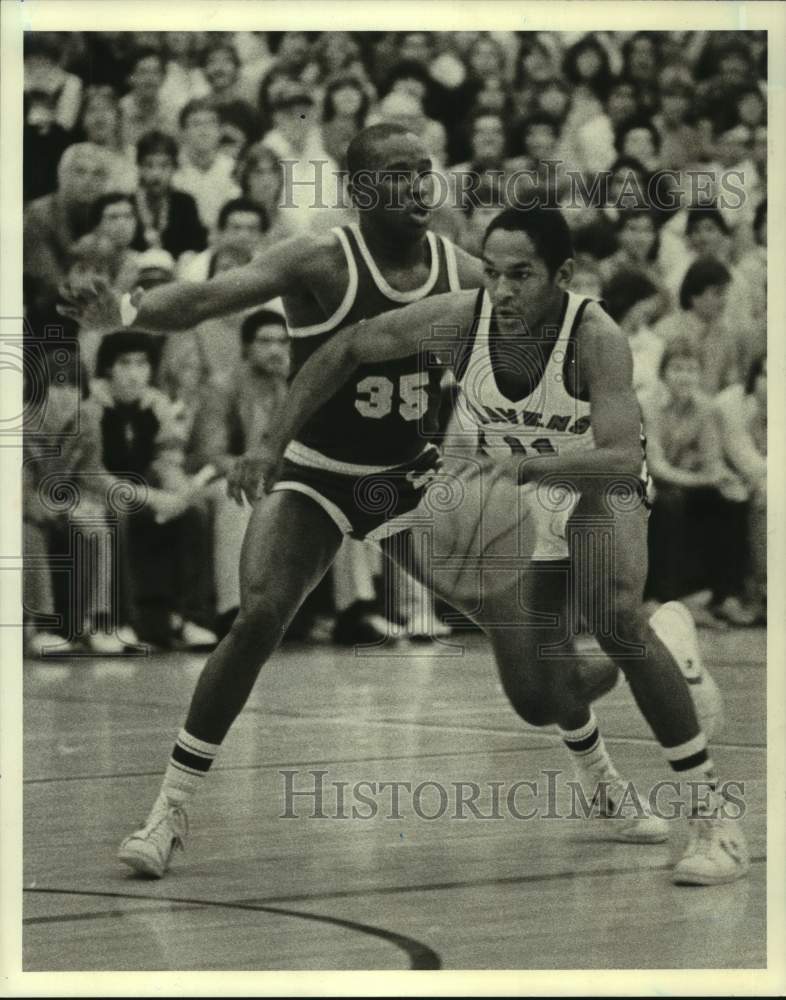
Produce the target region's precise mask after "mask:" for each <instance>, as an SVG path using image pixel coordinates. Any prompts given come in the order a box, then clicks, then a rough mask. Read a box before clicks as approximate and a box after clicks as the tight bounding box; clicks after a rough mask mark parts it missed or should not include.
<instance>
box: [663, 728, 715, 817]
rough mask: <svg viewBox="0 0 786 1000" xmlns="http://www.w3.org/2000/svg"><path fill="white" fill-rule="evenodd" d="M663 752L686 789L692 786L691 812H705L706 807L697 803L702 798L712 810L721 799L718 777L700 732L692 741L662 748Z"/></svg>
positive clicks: (702, 734)
mask: <svg viewBox="0 0 786 1000" xmlns="http://www.w3.org/2000/svg"><path fill="white" fill-rule="evenodd" d="M663 752H664V753H665V754H666V759H667V760H668V762H669V765H670V766H671V769H672V770H673V771H674V772H675V774H676V775H678V777H679V778H680V780H681V781H683V782H686V783H687V785H688V787H689V788H690V785H691V784H692V785H693V789H692V790H691V809H692V811H693V812H696V811H699V810H700V809H701V810H702V811H705V809H706V806H703V805H702V804H701V802H699V799H700V798H704V799H705V800H706V801H708V802H709V808H714V807H715V806H717V805H718V804H719V802H720V801H722V800H721V797H720V795H719V793H718V792H717V787H718V777H717V775H716V773H715V765H714V763H713V762H712V758H711V757H710V755H709V752H708V750H707V737H706V736H705V735H704V733H702V732H700V733H699V734H698V735H697V736H694V737H693V739H692V740H688V741H687V742H686V743H680V744H679V746H676V747H664V748H663Z"/></svg>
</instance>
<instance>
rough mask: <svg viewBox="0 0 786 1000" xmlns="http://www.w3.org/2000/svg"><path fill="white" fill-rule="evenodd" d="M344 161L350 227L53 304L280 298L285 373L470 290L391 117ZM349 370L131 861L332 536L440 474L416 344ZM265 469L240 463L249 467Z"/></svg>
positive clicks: (148, 849) (310, 431) (229, 305)
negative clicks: (368, 322)
mask: <svg viewBox="0 0 786 1000" xmlns="http://www.w3.org/2000/svg"><path fill="white" fill-rule="evenodd" d="M348 167H349V171H350V174H351V176H352V177H353V196H354V198H355V202H356V204H357V206H358V208H359V209H360V211H359V216H360V224H359V225H358V226H348V227H342V228H341V229H340V230H335V231H333V232H332V233H330V234H327V235H325V236H317V237H312V236H305V237H296V238H294V239H292V240H289V241H286V242H283V243H280V244H278V245H277V246H276V247H274V248H272V249H271V250H270V251H268V252H266V253H265V254H263V255H261V256H260V257H258V258H257V259H255V261H253V262H252V263H251V264H249V265H247V266H245V267H243V268H237V269H235V270H234V271H229V272H226V273H224V274H222V275H219V276H217V277H215V278H213V279H212V280H210V281H207V282H204V283H199V284H178V283H175V284H170V285H166V286H163V287H159V288H157V289H154V290H151V291H148V292H146V293H144V295H142V296H138V295H134V296H133V297H131V298H130V299H129V297H127V296H126V297H124V299H123V300H120V301H118V300H117V299H116V297H115V296H114V295H113V294H112V293H111V291H110V290H109V289H107V288H106V286H98V287H95V288H77V287H71V288H64V289H63V293H64V298H65V299H66V301H67V302H68V305H67V306H66V307H64V309H63V312H64V313H65V314H67V315H71V316H73V317H74V318H76V319H78V320H80V321H82V322H86V323H93V324H97V325H100V326H102V327H104V328H107V327H108V328H111V327H112V326H113V325H116V324H117V323H118V322H119V321H120V322H122V323H123V324H124V325H134V326H137V327H140V328H143V329H148V330H152V331H157V332H166V331H169V330H179V329H184V328H190V327H192V326H194V325H195V324H197V323H199V322H201V321H202V320H204V319H206V318H208V317H212V316H217V315H221V314H225V313H231V312H236V311H238V310H239V309H243V308H247V307H251V306H258V305H260V304H262V303H264V302H266V301H269V300H270V299H272V298H274V297H277V296H281V297H282V298H283V301H284V307H285V310H286V314H287V321H288V325H289V328H290V332H291V334H292V338H293V339H292V343H293V348H294V362H295V366H296V368H297V367H300V366H302V365H303V364H304V363H307V359H308V358H309V357H310V356H311V355H312V354H314V352H315V351H318V349H319V348H320V347H321V346H322V345H324V344H325V343H329V342H331V341H332V340H333V338H335V337H336V336H337V335H338V333H339V332H340V331H341V330H342V329H344V328H345V327H347V326H348V325H350V324H352V323H355V322H357V321H359V320H362V319H369V318H372V317H374V316H375V315H379V314H381V313H383V312H389V311H391V310H394V311H395V310H396V309H400V308H404V307H407V306H410V305H412V304H413V303H416V302H418V301H419V300H421V299H424V298H426V297H429V296H434V295H440V296H441V297H444V296H445V295H446V294H447V293H450V296H452V295H461V294H462V293H461V289H462V288H474V289H477V288H478V287H480V285H481V283H482V270H481V267H480V265H479V263H478V262H477V261H476V260H475V259H474V258H472V257H470V256H469V255H468V254H466V253H464V252H462V251H461V250H459V249H458V248H456V247H453V246H452V245H451V244H450V243H449V242H448V241H446V240H444V239H442V238H438V237H435V236H434V235H433V234H431V233H430V232H429V230H428V222H429V212H428V210H427V209H425V208H424V207H423V206H424V204H427V203H428V191H427V190H425V188H426V187H427V184H428V174H429V171H430V168H431V163H430V160H429V158H428V156H427V155H426V153H425V150H424V148H423V147H422V145H421V143H420V142H419V141H418V140H417V139H416V138H415V137H414V136H412V135H411V134H409V133H407V132H406V131H405V130H403V129H401V128H399V127H397V126H392V125H377V126H372V127H370V128H368V129H365V130H363V132H361V133H359V135H358V136H357V137H356V138H355V139H354V140H353V142H352V144H351V145H350V147H349V150H348ZM355 375H356V377H354V378H353V379H352V381H351V384H348V385H343V384H342V387H341V388H340V389H339V388H338V385H337V386H336V387H335V388H336V389H338V391H337V392H336V393H331V394H330V396H329V397H326V398H325V401H324V402H325V405H324V407H322V408H321V409H320V410H319V411H318V412H317V411H315V412H314V413H313V414H312V417H311V419H310V420H308V421H307V422H306V423H305V424H304V425H303V427H302V428H300V430H299V433H298V434H297V436H296V439H295V440H294V441H293V442H292V444H291V445H290V447H288V449H287V452H286V456H285V458H284V464H283V468H282V470H281V476H280V478H279V480H278V482H277V484H276V487H275V490H274V491H273V495H272V496H270V497H269V498H268V499H267V500H266V502H265V503H264V504H260V505H257V506H256V507H255V509H254V512H253V514H252V517H251V520H250V524H249V527H248V530H247V532H246V537H245V540H244V545H243V551H242V554H241V565H240V574H241V609H240V613H239V614H238V617H237V619H236V621H235V623H234V625H233V627H232V629H231V631H230V633H229V634H228V636H227V637H226V638H225V639H224V640H222V642H221V644H220V645H219V646H218V647H217V649H216V650H215V651H214V652H213V654H212V655H211V656H210V658H209V659H208V661H207V663H206V665H205V667H204V669H203V671H202V673H201V675H200V677H199V680H198V682H197V686H196V690H195V692H194V695H193V697H192V702H191V706H190V709H189V712H188V716H187V719H186V722H185V726H184V728H183V729H182V730H181V732H180V734H179V736H178V739H177V742H176V745H175V748H174V750H173V753H172V757H171V759H170V763H169V766H168V768H167V772H166V774H165V777H164V782H163V785H162V790H161V793H160V795H159V797H158V798H157V800H156V803H155V804H154V807H153V810H152V811H151V814H150V817H149V819H148V822H147V823H146V824H145V826H144V827H143V828H142V829H141V830H139V831H137V832H136V833H135V834H132V835H131V837H129V838H126V841H124V843H123V845H121V851H120V857H121V859H122V860H123V861H125V862H126V863H127V864H129V865H130V866H131V867H132V868H134V869H135V870H137V871H140V872H144V873H145V874H149V875H154V876H161V875H163V874H164V872H165V871H166V869H167V867H168V865H169V862H170V859H171V855H172V851H173V846H175V845H177V844H181V843H182V841H183V840H184V838H185V835H186V830H187V815H186V805H187V803H188V801H189V799H190V797H191V796H192V795H193V793H194V791H195V790H196V789H197V788H198V786H199V785H200V783H201V781H202V779H203V778H204V777H205V775H206V773H207V771H208V770H209V768H210V765H211V763H212V761H213V759H214V758H215V755H216V753H217V751H218V748H219V746H220V744H221V742H222V741H223V739H224V737H225V736H226V733H227V732H228V730H229V728H230V726H231V724H232V722H233V721H234V719H235V718H236V716H237V714H238V713H239V712H240V710H241V709H242V707H243V705H244V704H245V702H246V700H247V698H248V696H249V694H250V692H251V689H252V687H253V685H254V683H255V681H256V678H257V676H258V674H259V671H260V669H261V667H262V665H263V663H264V662H265V661H266V660H267V658H268V657H269V656H270V655H271V653H272V652H273V651H274V650H275V648H276V647H277V645H278V643H279V641H280V639H281V636H282V634H283V633H284V631H285V630H286V628H287V626H288V624H289V622H290V621H291V619H292V617H293V616H294V614H295V613H296V611H297V609H298V607H299V606H300V604H301V603H302V601H303V600H304V599H305V597H306V596H307V594H308V593H309V592H310V590H311V589H312V588H313V587H314V586H315V585H316V583H317V582H318V581H319V580H320V579H321V577H322V576H323V574H324V573H325V572H326V570H327V569H328V567H329V566H330V563H331V562H332V560H333V558H334V556H335V554H336V552H337V550H338V547H339V546H340V544H341V541H342V537H343V534H345V533H351V534H352V535H353V536H354V537H357V538H370V539H375V538H380V539H381V544H382V546H383V551H385V550H386V548H388V542H387V540H386V536H389V535H390V534H391V531H395V527H396V520H397V519H399V520H400V521H401V522H402V523H406V518H407V515H408V514H409V512H411V511H413V510H414V509H416V508H417V507H418V505H419V504H420V502H421V499H422V495H423V489H424V486H425V485H426V484H427V482H428V481H429V478H430V476H432V475H433V473H434V471H435V469H436V464H437V457H438V453H437V450H436V448H434V447H433V446H431V445H429V444H428V442H427V441H425V442H424V438H423V430H424V428H426V427H430V426H431V425H432V422H433V420H434V416H435V410H436V404H437V398H436V388H437V385H438V381H439V378H440V375H439V373H438V372H435V371H433V370H432V371H429V372H427V371H426V369H424V367H423V365H422V364H421V357H420V352H419V350H415V351H413V352H412V354H411V356H410V357H403V358H402V357H401V356H397V357H396V358H395V359H392V360H388V361H384V362H381V363H376V362H375V363H372V364H369V365H365V364H364V365H361V366H360V369H359V370H358V371H357V372H356V373H355ZM342 381H344V380H342ZM263 464H264V460H260V462H259V463H258V464H256V465H255V463H253V462H251V463H250V465H251V469H252V473H253V475H254V476H257V477H258V473H259V470H260V469H261V468H262V465H263ZM380 496H383V497H384V503H382V504H380V503H379V502H378V498H379V497H380ZM391 554H392V555H394V557H397V553H391ZM407 565H409V562H408V561H407ZM517 631H518V630H517ZM588 666H589V671H588V672H589V674H591V675H592V680H591V681H590V680H589V679H588V680H587V683H588V684H590V685H591V687H592V690H593V691H594V690H595V689H596V688H597V686H598V684H599V683H600V680H596V679H595V674H596V673H597V675H598V677H599V678H602V683H603V684H604V685H605V687H606V688H608V687H609V686H611V684H613V683H614V680H615V676H616V674H613V675H611V676H609V673H608V671H606V670H603V669H598V670H597V671H596V670H595V669H594V665H591V664H590V665H588ZM570 732H571V733H573V732H574V730H570ZM593 732H594V735H593V741H594V742H593V747H592V750H593V753H596V752H600V751H601V750H602V753H603V755H604V759H607V756H606V755H605V750H604V749H603V748H602V741H600V738H599V736H598V734H597V730H596V729H595V728H594V727H593ZM573 742H574V744H575V746H576V747H578V748H579V749H578V750H577V753H583V752H584V751H585V749H586V740H574V741H573ZM566 743H567V745H568V746H569V747H571V743H570V741H569V740H566ZM598 748H600V750H599V749H598ZM620 819H621V820H622V821H621V822H620V823H618V824H617V825H616V827H615V829H614V832H613V833H612V836H615V837H617V838H618V839H626V840H634V841H635V840H641V841H650V842H652V841H657V840H663V839H664V838H665V836H666V834H665V830H664V829H663V824H662V821H658V820H657V819H656V817H652V816H649V815H646V816H641V815H638V816H636V815H634V816H633V817H631V818H625V817H620Z"/></svg>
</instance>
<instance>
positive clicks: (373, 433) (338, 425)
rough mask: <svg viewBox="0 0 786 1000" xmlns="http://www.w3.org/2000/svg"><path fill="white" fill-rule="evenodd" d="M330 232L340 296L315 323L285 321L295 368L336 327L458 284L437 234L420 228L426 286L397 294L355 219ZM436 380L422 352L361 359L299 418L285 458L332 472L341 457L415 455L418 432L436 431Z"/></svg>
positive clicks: (387, 461) (384, 462) (385, 459)
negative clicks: (342, 274) (341, 258)
mask: <svg viewBox="0 0 786 1000" xmlns="http://www.w3.org/2000/svg"><path fill="white" fill-rule="evenodd" d="M333 232H335V233H336V235H337V237H338V239H339V241H340V243H341V246H342V248H343V250H344V254H345V255H346V259H347V268H348V271H349V282H348V285H347V290H346V294H345V295H344V298H343V300H342V302H341V304H340V305H339V307H338V309H337V310H336V311H335V312H334V313H333V315H332V316H326V317H325V318H324V320H323V321H322V322H319V323H316V324H313V325H311V326H307V327H303V326H301V327H297V326H294V325H293V324H292V323H291V322H290V323H289V332H290V336H291V337H292V357H293V370H294V372H297V371H298V369H299V368H300V367H301V366H302V365H303V364H304V363H305V361H306V359H307V358H309V357H310V356H311V354H313V352H314V351H316V350H317V348H319V347H320V346H321V345H322V344H324V343H325V342H326V341H327V340H329V339H330V338H331V337H332V336H333V335H334V334H336V333H338V331H339V330H343V329H344V328H345V327H347V326H350V325H351V324H353V323H358V322H359V321H360V320H362V319H370V318H372V317H374V316H378V315H379V314H380V313H384V312H387V311H388V310H390V309H396V308H398V307H400V306H402V305H407V304H408V303H410V302H417V301H419V300H420V299H423V298H425V297H426V296H428V295H439V294H442V293H444V292H449V291H458V290H459V288H460V285H459V280H458V269H457V265H456V257H455V249H454V247H453V245H452V244H451V243H450V242H449V241H448V240H446V239H445V238H444V237H442V236H436V235H435V234H434V233H428V234H427V236H428V247H429V249H430V253H431V269H430V272H429V276H428V278H427V279H426V282H425V284H423V285H421V287H420V288H416V289H413V290H412V291H408V292H401V291H398V290H397V289H395V288H392V287H391V286H390V285H389V284H388V282H387V281H385V278H384V277H383V275H382V274H381V273H380V271H379V268H378V267H377V266H376V264H375V263H374V259H373V257H372V256H371V252H370V251H369V248H368V246H367V244H366V242H365V240H364V239H363V235H362V233H361V231H360V227H359V226H358V225H357V224H356V223H353V224H351V225H348V226H341V227H340V228H336V229H334V230H333ZM288 320H289V317H288ZM440 380H441V371H440V370H439V369H438V368H437V366H436V365H433V366H429V365H428V364H427V359H426V357H425V356H424V355H421V354H413V355H411V356H410V357H407V358H399V359H396V360H393V361H382V362H377V363H374V364H369V365H362V366H361V367H359V368H358V369H357V370H356V371H355V372H354V374H353V376H352V378H351V379H349V381H347V382H346V383H345V384H344V385H343V386H342V387H341V388H340V389H339V390H338V392H337V393H336V395H335V396H333V397H332V398H331V399H330V400H329V401H328V402H327V403H326V404H325V405H324V406H323V407H322V408H321V409H320V410H319V411H318V412H317V413H316V414H314V416H313V417H312V418H311V419H310V420H309V421H308V423H306V425H305V426H304V427H303V428H302V430H301V431H300V433H299V434H298V437H297V440H296V441H293V442H292V444H291V445H290V446H289V448H288V449H287V457H288V458H290V459H291V460H292V461H295V462H300V463H302V464H304V465H317V466H319V467H322V468H326V469H330V468H334V469H335V471H341V465H342V463H343V464H345V465H346V464H349V465H353V466H367V467H370V468H371V467H373V468H375V469H381V468H385V467H390V466H395V465H401V464H403V463H405V462H408V461H410V460H412V459H414V458H415V457H416V456H417V455H419V454H420V452H421V451H423V448H424V445H425V443H426V442H425V441H424V438H428V437H429V435H430V434H432V433H435V432H436V430H437V414H438V410H439V403H440V395H439V384H440Z"/></svg>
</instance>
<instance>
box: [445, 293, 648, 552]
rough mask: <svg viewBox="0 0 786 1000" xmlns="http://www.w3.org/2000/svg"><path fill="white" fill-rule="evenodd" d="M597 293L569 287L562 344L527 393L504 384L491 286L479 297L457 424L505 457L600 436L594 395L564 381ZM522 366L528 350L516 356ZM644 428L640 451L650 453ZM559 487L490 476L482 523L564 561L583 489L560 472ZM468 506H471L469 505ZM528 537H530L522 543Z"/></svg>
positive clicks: (585, 445)
mask: <svg viewBox="0 0 786 1000" xmlns="http://www.w3.org/2000/svg"><path fill="white" fill-rule="evenodd" d="M592 301H593V300H592V299H589V298H586V297H584V296H581V295H576V294H574V293H573V292H566V293H565V299H564V306H563V311H562V316H561V318H560V324H559V331H558V333H557V339H556V343H555V344H554V347H553V350H552V351H551V354H550V355H549V358H548V361H547V362H546V365H545V368H544V370H543V372H542V374H541V376H540V378H538V379H537V381H536V383H535V385H534V388H533V389H532V390H531V392H529V393H528V394H527V395H526V396H524V397H523V398H521V399H517V400H514V399H509V398H508V397H507V396H505V395H504V393H503V392H502V391H501V390H500V387H499V383H498V380H497V377H496V375H495V373H494V366H493V364H492V360H491V353H490V346H489V336H490V330H491V319H492V306H491V300H490V298H489V295H488V293H487V292H483V294H482V297H481V298H480V299H479V308H478V310H477V314H476V322H475V329H474V340H473V341H472V343H471V345H469V346H468V352H469V356H468V357H467V358H466V359H465V362H464V364H463V370H462V367H461V365H459V370H458V372H457V378H458V383H459V386H460V392H459V397H458V400H457V402H456V410H455V419H456V426H457V428H458V429H460V431H462V432H463V433H465V434H473V435H476V437H477V444H478V448H479V450H480V451H481V452H483V453H484V454H485V455H487V456H489V457H490V458H491V459H493V460H495V461H496V462H499V463H500V467H501V464H502V463H503V462H504V460H505V459H509V458H510V457H511V456H514V457H519V458H526V457H530V456H536V455H559V454H562V455H564V454H566V453H569V452H576V451H590V450H592V449H593V448H594V447H595V438H594V436H593V433H592V426H591V423H590V403H589V400H585V399H579V398H577V397H576V396H574V395H572V394H571V393H570V392H569V391H568V389H567V387H566V385H565V382H566V377H567V376H568V375H569V374H570V368H571V362H575V361H576V352H575V341H574V342H573V343H571V339H572V338H574V337H575V334H576V331H577V330H578V327H579V324H580V322H581V318H582V315H583V313H584V310H585V309H586V307H587V305H588V304H589V303H590V302H592ZM511 363H515V364H517V365H518V366H519V370H520V371H522V373H524V371H525V368H524V366H525V365H526V364H527V358H526V355H525V356H523V357H521V356H520V357H518V358H515V360H514V359H512V361H511ZM644 443H645V442H644V437H643V435H642V457H643V454H644ZM640 475H641V480H642V493H641V495H642V497H645V496H646V485H645V484H646V481H647V472H646V462H643V464H642V470H641V474H640ZM560 479H561V482H560V488H559V490H556V491H555V490H551V489H549V488H547V486H546V481H544V483H543V484H536V483H526V484H525V485H524V486H522V487H519V488H518V489H516V488H515V487H513V485H512V480H511V479H510V478H509V477H507V476H504V475H501V476H495V475H493V474H492V475H491V477H490V478H489V480H488V484H487V486H486V492H485V493H484V494H482V496H481V499H480V501H479V504H478V516H479V517H480V518H481V520H482V521H483V527H484V530H486V533H487V534H490V535H491V536H493V537H494V538H497V539H501V542H500V543H499V544H500V545H501V547H502V548H505V546H508V547H515V549H516V551H527V552H530V553H531V558H532V559H534V560H562V559H566V558H569V557H570V553H569V551H568V537H567V532H568V522H569V521H570V518H571V516H572V515H573V512H574V511H575V509H576V506H577V505H578V502H579V500H580V497H581V494H580V492H579V490H578V489H577V488H575V487H573V486H569V485H567V483H565V481H564V477H560ZM468 510H469V507H468ZM513 522H517V523H518V527H519V529H520V536H519V538H518V540H516V541H515V544H514V543H512V542H510V538H509V529H510V527H511V525H512V523H513ZM522 539H524V541H523V542H522Z"/></svg>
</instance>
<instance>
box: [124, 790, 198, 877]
mask: <svg viewBox="0 0 786 1000" xmlns="http://www.w3.org/2000/svg"><path fill="white" fill-rule="evenodd" d="M187 837H188V816H187V814H186V811H185V808H184V807H183V806H182V805H180V804H179V803H176V802H172V801H171V800H170V799H168V798H166V796H164V795H159V797H158V798H157V799H156V801H155V805H154V806H153V809H152V811H151V813H150V816H149V817H148V820H147V823H146V824H145V825H144V826H143V827H142V828H141V830H136V831H135V832H134V833H132V834H131V835H130V836H128V837H126V838H125V840H124V841H123V842H122V843H121V844H120V850H119V851H118V852H117V857H118V859H119V860H120V861H122V862H123V864H125V865H128V866H129V867H130V868H133V869H134V871H135V872H139V874H140V875H151V876H153V878H161V876H162V875H163V874H164V873H165V872H166V870H167V869H168V868H169V863H170V861H171V860H172V854H173V853H174V850H175V848H176V847H179V848H180V849H181V850H183V849H184V847H185V842H186V838H187Z"/></svg>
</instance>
